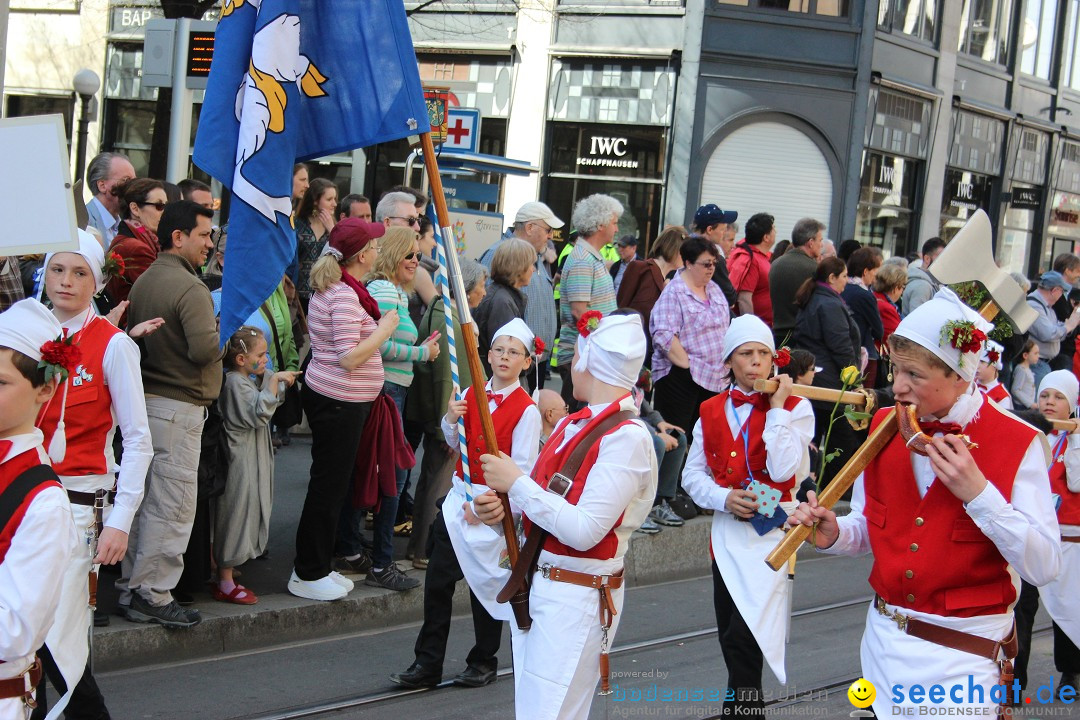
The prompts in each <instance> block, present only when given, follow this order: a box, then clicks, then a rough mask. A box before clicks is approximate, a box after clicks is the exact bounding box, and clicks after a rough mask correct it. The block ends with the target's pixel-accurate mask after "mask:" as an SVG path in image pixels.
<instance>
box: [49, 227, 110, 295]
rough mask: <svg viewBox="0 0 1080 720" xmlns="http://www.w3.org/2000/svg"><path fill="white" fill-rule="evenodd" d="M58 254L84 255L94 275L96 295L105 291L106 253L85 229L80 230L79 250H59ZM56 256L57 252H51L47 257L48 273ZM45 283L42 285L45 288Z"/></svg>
mask: <svg viewBox="0 0 1080 720" xmlns="http://www.w3.org/2000/svg"><path fill="white" fill-rule="evenodd" d="M57 252H69V253H74V254H75V255H82V256H83V258H84V259H85V260H86V264H87V265H89V266H90V272H92V273H93V274H94V283H95V289H94V293H95V294H97V293H99V292H101V291H102V290H104V289H105V276H104V274H103V273H102V268H103V267H104V266H105V251H104V250H102V249H101V243H99V242H98V241H97V239H96V238H95V237H94V236H93V235H91V234H90V233H88V232H86V231H85V230H83V229H81V228H80V229H79V249H78V250H57ZM54 255H56V253H55V252H51V253H49V254H48V255H46V256H45V268H46V272H48V267H49V261H50V260H52V259H53V256H54ZM44 286H45V283H42V287H43V288H44Z"/></svg>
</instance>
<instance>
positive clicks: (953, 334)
mask: <svg viewBox="0 0 1080 720" xmlns="http://www.w3.org/2000/svg"><path fill="white" fill-rule="evenodd" d="M940 342H941V344H942V345H943V346H945V345H948V346H949V347H952V348H955V349H956V350H959V351H960V356H961V357H960V360H959V362H958V363H957V365H958V366H960V367H963V364H964V358H963V356H964V354H966V353H973V352H979V351H980V350H982V347H983V343H985V342H986V333H984V332H983V331H982V330H980V329H979V328H977V327H975V323H973V322H971V321H970V320H950V321H949V322H947V323H945V325H944V327H942V328H941V341H940Z"/></svg>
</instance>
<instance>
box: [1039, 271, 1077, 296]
mask: <svg viewBox="0 0 1080 720" xmlns="http://www.w3.org/2000/svg"><path fill="white" fill-rule="evenodd" d="M1039 287H1041V288H1043V289H1044V290H1053V289H1054V288H1056V287H1059V288H1061V289H1062V291H1064V292H1066V293H1068V292H1069V291H1070V290H1072V285H1070V284H1069V282H1068V281H1067V280H1066V279H1065V277H1064V276H1063V275H1062V274H1061V273H1059V272H1058V271H1057V270H1048V271H1047V272H1044V273H1043V274H1042V275H1041V276H1040V277H1039Z"/></svg>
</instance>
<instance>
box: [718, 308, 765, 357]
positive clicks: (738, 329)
mask: <svg viewBox="0 0 1080 720" xmlns="http://www.w3.org/2000/svg"><path fill="white" fill-rule="evenodd" d="M748 342H756V343H761V344H762V345H764V346H765V347H767V348H769V352H771V353H773V354H774V355H775V354H776V345H775V343H774V341H773V334H772V331H771V330H769V326H768V325H766V324H765V321H763V320H762V319H761V318H759V317H758V316H757V315H740V316H739V317H737V318H735V319H734V320H732V321H731V324H730V325H728V329H727V332H726V333H724V351H723V352H724V356H723V357H721V358H720V362H724V361H725V360H727V359H728V358H729V357H731V353H733V352H735V350H736V349H737V348H738V347H739V346H740V345H745V344H746V343H748Z"/></svg>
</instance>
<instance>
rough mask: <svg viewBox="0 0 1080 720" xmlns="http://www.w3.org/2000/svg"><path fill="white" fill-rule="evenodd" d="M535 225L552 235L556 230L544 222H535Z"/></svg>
mask: <svg viewBox="0 0 1080 720" xmlns="http://www.w3.org/2000/svg"><path fill="white" fill-rule="evenodd" d="M533 223H535V224H537V225H539V226H540V227H542V228H543V229H544V232H546V233H550V232H553V231H554V230H555V228H553V227H551V226H550V225H548V224H547V223H546V222H543V221H542V220H533Z"/></svg>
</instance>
